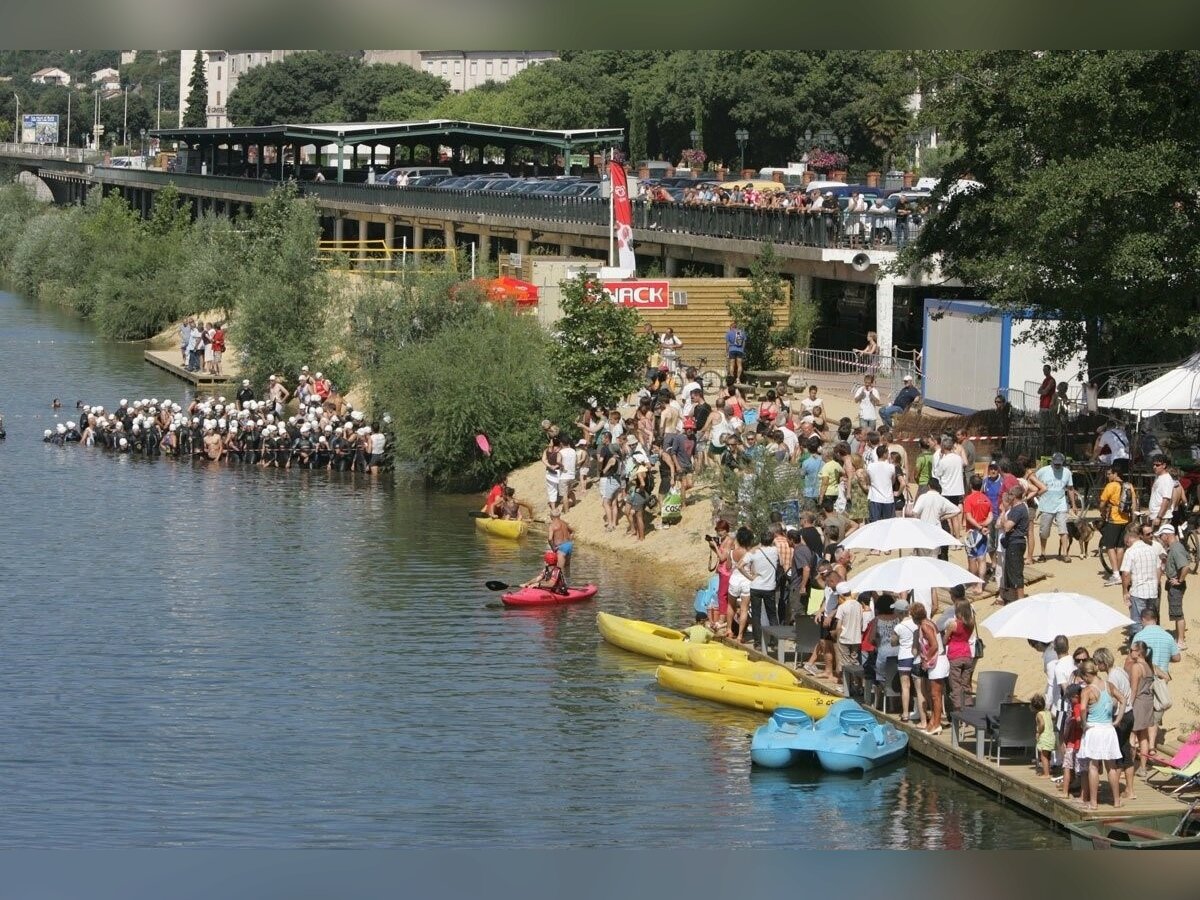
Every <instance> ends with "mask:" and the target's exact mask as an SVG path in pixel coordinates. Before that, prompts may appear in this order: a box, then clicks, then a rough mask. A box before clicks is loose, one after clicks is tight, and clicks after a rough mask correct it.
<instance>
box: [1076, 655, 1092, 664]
mask: <svg viewBox="0 0 1200 900" xmlns="http://www.w3.org/2000/svg"><path fill="white" fill-rule="evenodd" d="M1089 659H1091V657H1090V656H1077V657H1075V662H1077V663H1081V662H1087V661H1088V660H1089Z"/></svg>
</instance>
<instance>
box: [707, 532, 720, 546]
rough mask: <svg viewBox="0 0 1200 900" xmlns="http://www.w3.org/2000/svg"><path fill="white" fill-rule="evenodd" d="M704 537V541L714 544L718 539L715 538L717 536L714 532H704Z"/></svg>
mask: <svg viewBox="0 0 1200 900" xmlns="http://www.w3.org/2000/svg"><path fill="white" fill-rule="evenodd" d="M704 539H705V540H706V541H708V542H709V543H710V544H716V543H719V541H718V540H717V536H716V535H715V534H706V535H705V536H704Z"/></svg>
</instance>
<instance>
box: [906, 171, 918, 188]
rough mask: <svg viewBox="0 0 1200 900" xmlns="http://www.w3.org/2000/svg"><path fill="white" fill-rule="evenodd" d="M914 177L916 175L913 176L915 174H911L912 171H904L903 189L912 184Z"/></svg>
mask: <svg viewBox="0 0 1200 900" xmlns="http://www.w3.org/2000/svg"><path fill="white" fill-rule="evenodd" d="M915 177H916V176H915V175H913V173H912V172H905V173H904V189H905V190H908V189H909V188H911V187H912V186H913V179H914V178H915Z"/></svg>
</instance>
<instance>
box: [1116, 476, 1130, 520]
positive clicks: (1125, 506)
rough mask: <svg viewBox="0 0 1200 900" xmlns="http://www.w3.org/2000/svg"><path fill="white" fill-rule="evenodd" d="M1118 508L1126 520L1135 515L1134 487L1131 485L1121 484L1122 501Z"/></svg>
mask: <svg viewBox="0 0 1200 900" xmlns="http://www.w3.org/2000/svg"><path fill="white" fill-rule="evenodd" d="M1118 509H1119V510H1120V512H1121V515H1122V517H1124V518H1125V519H1126V520H1128V519H1129V518H1130V517H1131V516H1132V515H1133V487H1132V486H1131V485H1128V484H1122V485H1121V502H1120V503H1119V504H1118Z"/></svg>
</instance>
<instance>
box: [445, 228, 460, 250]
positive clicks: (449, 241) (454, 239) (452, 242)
mask: <svg viewBox="0 0 1200 900" xmlns="http://www.w3.org/2000/svg"><path fill="white" fill-rule="evenodd" d="M442 232H443V234H445V236H446V249H447V250H453V249H454V248H455V247H456V246H458V235H457V234H456V233H455V228H454V223H453V222H447V223H446V225H445V227H443V229H442Z"/></svg>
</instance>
